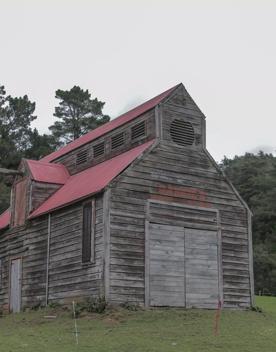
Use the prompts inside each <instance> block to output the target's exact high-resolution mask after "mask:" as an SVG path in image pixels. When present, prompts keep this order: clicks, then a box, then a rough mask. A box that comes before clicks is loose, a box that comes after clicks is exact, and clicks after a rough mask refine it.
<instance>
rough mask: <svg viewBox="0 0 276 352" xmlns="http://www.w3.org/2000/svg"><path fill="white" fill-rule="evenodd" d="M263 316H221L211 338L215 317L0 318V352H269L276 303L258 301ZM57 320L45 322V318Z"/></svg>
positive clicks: (117, 313)
mask: <svg viewBox="0 0 276 352" xmlns="http://www.w3.org/2000/svg"><path fill="white" fill-rule="evenodd" d="M256 304H257V305H258V306H260V307H262V309H263V312H262V313H258V312H254V311H223V312H222V315H221V323H220V334H219V336H214V333H213V327H214V317H215V311H208V310H205V311H202V310H183V309H170V310H169V309H157V310H148V311H142V310H141V311H129V310H126V309H120V310H114V311H109V312H107V313H105V314H103V315H91V314H90V315H85V316H83V317H81V318H79V319H78V320H77V324H78V329H79V332H80V335H79V345H78V346H76V344H75V338H74V320H73V319H72V317H71V312H69V311H54V310H49V311H48V312H46V311H45V310H38V311H32V312H29V313H21V314H18V315H9V316H7V317H3V318H0V342H1V344H0V351H12V352H17V351H20V352H21V351H28V352H44V351H45V352H46V351H47V352H48V351H51V352H63V351H64V352H65V351H66V352H69V351H83V352H86V351H93V352H107V351H112V352H129V351H135V352H146V351H148V352H155V351H156V352H157V351H158V352H168V351H175V352H177V351H179V352H180V351H181V352H183V351H187V352H201V351H202V352H209V351H210V352H211V351H212V352H213V351H218V352H219V351H223V352H237V351H250V352H272V351H274V350H275V345H276V333H275V332H276V298H272V297H257V300H256ZM55 314H56V315H57V318H55V319H49V318H48V319H46V318H45V317H44V316H45V315H55Z"/></svg>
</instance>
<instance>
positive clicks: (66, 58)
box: [0, 0, 276, 161]
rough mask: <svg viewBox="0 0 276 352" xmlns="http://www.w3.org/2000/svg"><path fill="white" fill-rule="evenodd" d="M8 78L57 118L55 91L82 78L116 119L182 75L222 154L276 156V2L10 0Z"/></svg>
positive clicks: (4, 42) (0, 14)
mask: <svg viewBox="0 0 276 352" xmlns="http://www.w3.org/2000/svg"><path fill="white" fill-rule="evenodd" d="M0 23H1V40H0V48H1V53H0V54H1V55H0V84H3V85H5V87H6V90H7V93H8V94H11V95H15V96H21V95H24V94H27V95H28V96H29V98H30V99H31V100H32V101H35V102H36V104H37V109H36V114H37V116H38V118H37V120H36V122H35V123H34V126H36V127H37V128H38V129H39V131H40V132H41V133H42V132H44V133H47V132H48V131H47V127H48V126H49V125H51V124H52V123H53V121H54V117H53V111H54V107H55V106H56V105H57V101H56V100H55V98H54V96H55V91H56V90H57V89H70V88H72V87H73V86H74V85H79V86H80V87H81V88H83V89H89V91H90V92H92V95H93V97H98V99H100V100H102V101H105V102H106V106H105V109H104V112H105V113H107V114H109V115H111V117H116V116H118V115H119V114H121V113H122V112H124V111H126V110H128V109H129V108H131V107H133V106H134V105H137V104H138V103H141V102H143V101H144V100H147V99H149V98H151V97H153V96H155V95H157V94H159V93H161V92H162V91H164V90H166V89H168V88H170V87H171V86H173V85H175V84H177V83H179V82H182V83H183V84H184V85H185V87H186V88H187V90H188V91H189V93H190V94H191V96H192V97H193V99H194V100H195V101H196V103H197V104H198V106H199V107H200V109H201V110H202V111H203V113H204V114H205V116H206V118H207V148H208V150H209V151H210V153H211V154H212V155H213V157H214V158H215V159H216V160H217V161H220V160H221V159H222V158H223V156H224V155H226V156H227V157H233V156H234V155H242V154H243V153H245V152H256V151H258V150H259V149H262V150H264V151H267V152H274V153H275V155H276V152H275V151H276V137H275V135H276V132H275V130H276V114H275V107H274V103H275V100H276V99H275V95H276V89H275V86H276V1H274V0H271V1H269V0H259V1H257V0H256V1H254V0H248V1H246V0H236V1H228V0H217V1H215V0H201V1H200V0H182V1H181V0H179V1H177V0H163V1H162V0H128V1H127V0H125V1H123V0H113V1H112V0H109V1H108V0H94V1H93V0H90V1H89V0H86V1H85V0H33V1H32V0H17V1H16V0H0Z"/></svg>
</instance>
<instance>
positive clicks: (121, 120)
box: [41, 84, 179, 162]
mask: <svg viewBox="0 0 276 352" xmlns="http://www.w3.org/2000/svg"><path fill="white" fill-rule="evenodd" d="M178 86H179V84H178V85H176V86H174V87H172V88H170V89H168V90H166V91H165V92H163V93H162V94H160V95H157V96H156V97H154V98H152V99H150V100H148V101H147V102H145V103H143V104H141V105H139V106H137V107H136V108H134V109H132V110H130V111H128V112H126V113H125V114H123V115H121V116H119V117H117V118H116V119H114V120H112V121H110V122H108V123H106V124H104V125H102V126H100V127H98V128H96V129H95V130H92V131H91V132H88V133H87V134H85V135H83V136H82V137H80V138H78V139H76V140H74V141H73V142H71V143H69V144H67V145H66V146H65V147H63V148H61V149H59V150H57V151H56V152H53V153H51V154H49V155H46V156H45V157H44V158H42V159H41V161H45V162H51V161H54V160H55V159H57V158H59V157H61V156H62V155H65V154H67V153H69V152H70V151H72V150H74V149H77V148H79V147H81V146H82V145H84V144H86V143H89V142H91V141H93V140H94V139H96V138H99V137H101V136H103V135H104V134H106V133H108V132H110V131H112V130H114V129H115V128H117V127H119V126H122V125H124V124H125V123H127V122H129V121H131V120H133V119H135V118H136V117H138V116H140V115H142V114H143V113H145V112H147V111H149V110H151V109H153V108H154V107H155V106H156V105H158V104H159V103H161V102H162V101H163V100H164V99H165V98H167V97H168V96H169V95H170V94H171V93H172V92H173V91H174V90H175V89H176V88H177V87H178Z"/></svg>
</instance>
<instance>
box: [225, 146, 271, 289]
mask: <svg viewBox="0 0 276 352" xmlns="http://www.w3.org/2000/svg"><path fill="white" fill-rule="evenodd" d="M221 167H222V169H223V170H224V172H225V173H226V174H227V176H228V177H229V178H230V180H231V181H232V183H233V184H234V185H235V187H236V188H237V190H238V191H239V192H240V194H241V196H242V197H243V198H244V200H245V201H246V202H247V204H248V205H249V207H250V208H251V210H252V212H253V214H254V216H253V243H254V274H255V290H256V292H259V291H262V292H270V293H273V294H275V295H276V201H275V199H276V158H275V157H274V156H273V155H272V154H265V153H263V152H260V153H259V154H258V155H254V154H249V153H246V154H245V155H244V156H236V157H235V158H234V159H232V160H231V159H227V158H226V157H225V158H224V160H223V161H222V163H221Z"/></svg>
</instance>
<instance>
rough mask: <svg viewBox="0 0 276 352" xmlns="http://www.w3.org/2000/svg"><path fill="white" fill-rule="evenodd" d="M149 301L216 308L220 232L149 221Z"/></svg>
mask: <svg viewBox="0 0 276 352" xmlns="http://www.w3.org/2000/svg"><path fill="white" fill-rule="evenodd" d="M148 243H149V251H148V253H149V290H148V292H149V305H150V306H174V307H185V306H186V307H196V308H216V307H217V304H218V299H219V298H218V297H219V268H218V232H217V231H214V230H200V229H191V228H184V227H180V226H169V225H163V224H155V223H149V241H148Z"/></svg>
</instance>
